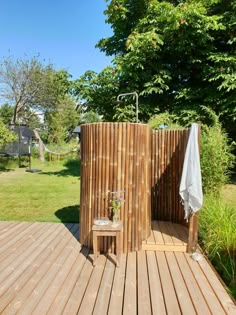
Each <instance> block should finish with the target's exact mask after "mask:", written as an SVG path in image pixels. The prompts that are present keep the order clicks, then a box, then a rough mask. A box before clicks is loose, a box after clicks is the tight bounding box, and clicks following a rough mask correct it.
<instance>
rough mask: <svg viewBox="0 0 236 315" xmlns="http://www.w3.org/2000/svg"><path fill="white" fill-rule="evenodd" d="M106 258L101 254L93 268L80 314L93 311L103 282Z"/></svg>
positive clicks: (86, 314) (87, 314) (85, 314)
mask: <svg viewBox="0 0 236 315" xmlns="http://www.w3.org/2000/svg"><path fill="white" fill-rule="evenodd" d="M105 263H106V259H105V257H104V256H103V255H100V256H99V257H98V260H97V265H96V267H95V268H93V272H92V275H91V277H90V279H89V283H88V286H87V288H86V291H85V293H84V296H83V300H82V303H81V305H80V308H79V312H78V314H79V315H89V314H92V313H93V309H94V304H95V301H96V298H97V294H98V288H99V286H100V283H101V279H102V274H103V271H104V267H105Z"/></svg>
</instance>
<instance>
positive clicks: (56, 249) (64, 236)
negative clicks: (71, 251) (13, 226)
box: [3, 225, 71, 314]
mask: <svg viewBox="0 0 236 315" xmlns="http://www.w3.org/2000/svg"><path fill="white" fill-rule="evenodd" d="M53 228H54V229H55V228H56V227H54V226H53ZM58 228H59V229H60V230H61V239H59V244H58V245H55V243H54V240H56V238H54V240H52V241H51V240H50V238H49V240H50V241H49V243H48V244H47V243H46V244H47V247H46V248H45V247H42V249H43V250H45V249H46V253H47V255H48V256H46V257H44V258H45V261H44V262H42V267H41V264H40V261H39V262H38V260H37V259H36V260H35V261H34V263H33V265H32V266H33V268H35V269H36V270H35V272H34V273H33V275H32V276H31V277H30V279H29V280H28V282H27V283H26V284H25V285H24V286H23V287H22V289H21V290H20V292H19V293H18V294H17V295H16V296H15V297H14V299H13V300H12V301H11V303H10V304H9V305H8V307H7V308H6V309H5V310H4V312H3V314H9V313H11V312H13V311H14V312H16V311H19V314H26V313H27V311H29V312H30V311H31V310H33V309H34V307H35V306H36V305H37V303H38V301H39V300H40V299H41V298H42V295H43V293H44V291H43V290H41V291H40V290H39V291H38V286H40V285H41V286H42V285H43V286H45V282H46V283H47V284H48V282H50V281H51V280H52V278H53V277H54V276H55V274H53V273H50V269H51V268H52V267H53V265H55V264H56V262H57V259H60V257H62V258H61V259H63V256H62V253H63V249H64V247H65V246H66V244H67V243H68V241H69V239H68V236H71V235H69V234H68V232H67V229H65V228H64V227H62V226H60V225H58ZM48 230H49V229H48ZM45 233H46V232H45ZM49 234H50V230H49ZM54 236H55V235H54ZM36 245H37V242H36ZM42 246H43V245H42ZM47 249H49V250H47ZM37 250H38V248H37V247H35V253H37V252H38V251H37ZM36 257H37V256H36ZM36 257H34V258H36ZM39 260H40V259H39ZM26 300H27V303H26ZM29 301H30V302H29ZM21 308H22V309H21Z"/></svg>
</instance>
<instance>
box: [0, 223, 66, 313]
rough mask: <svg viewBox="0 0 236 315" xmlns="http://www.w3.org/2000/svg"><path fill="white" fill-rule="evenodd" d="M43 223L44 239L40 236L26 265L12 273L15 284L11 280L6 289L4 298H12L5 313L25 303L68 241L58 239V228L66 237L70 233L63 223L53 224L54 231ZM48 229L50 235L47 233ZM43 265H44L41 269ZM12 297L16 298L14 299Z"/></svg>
mask: <svg viewBox="0 0 236 315" xmlns="http://www.w3.org/2000/svg"><path fill="white" fill-rule="evenodd" d="M41 225H42V226H44V227H45V229H44V230H45V233H44V236H45V237H44V241H43V243H42V244H40V243H41V240H40V238H38V239H37V241H36V242H35V246H34V252H33V253H31V255H30V256H28V257H27V259H25V262H24V263H25V264H26V265H18V266H17V269H16V270H15V271H14V272H13V273H12V275H11V277H14V281H15V284H14V285H13V282H10V286H9V289H8V290H7V291H6V296H5V297H4V298H6V299H7V300H8V301H9V298H10V299H11V302H10V303H9V304H8V306H7V308H6V309H5V310H4V312H3V314H4V313H6V314H9V313H11V312H16V311H17V310H19V309H20V308H21V306H23V305H24V304H25V300H26V299H27V298H28V296H29V295H30V293H31V292H32V291H33V290H34V288H35V286H36V285H37V283H38V281H40V280H41V279H42V278H43V276H44V275H46V274H47V272H48V269H49V267H50V263H51V264H52V263H54V260H55V258H56V257H57V256H58V255H59V254H60V252H61V251H62V249H63V246H64V244H65V243H66V242H67V240H66V239H63V240H62V241H61V239H60V238H59V239H57V234H58V231H57V228H58V229H59V230H60V233H61V235H62V237H63V236H64V237H65V236H66V235H67V233H68V232H67V229H65V228H64V229H63V230H62V226H61V225H55V226H54V225H51V226H52V228H54V231H53V232H52V230H50V229H48V228H47V224H44V225H43V224H41ZM47 231H48V234H49V235H47ZM22 255H23V254H22V253H21V255H20V256H22ZM45 260H46V261H47V264H45V263H44V262H45ZM41 265H42V266H43V267H42V268H40V269H39V267H40V266H41ZM22 267H23V270H22ZM19 275H20V277H19ZM8 281H10V277H9V278H8ZM16 292H17V295H16ZM12 294H13V295H12ZM12 297H14V298H13V299H12ZM3 301H4V300H3ZM0 304H1V306H2V307H3V305H4V303H3V302H2V303H0Z"/></svg>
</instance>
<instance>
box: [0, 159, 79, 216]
mask: <svg viewBox="0 0 236 315" xmlns="http://www.w3.org/2000/svg"><path fill="white" fill-rule="evenodd" d="M32 168H39V169H41V170H42V172H41V173H29V172H26V171H25V170H26V169H25V168H10V169H5V170H3V169H2V171H0V202H1V212H0V220H15V221H48V222H78V221H79V204H80V164H79V161H78V160H68V161H66V162H62V161H59V162H51V163H43V164H40V163H39V162H37V161H33V162H32Z"/></svg>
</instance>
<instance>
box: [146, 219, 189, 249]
mask: <svg viewBox="0 0 236 315" xmlns="http://www.w3.org/2000/svg"><path fill="white" fill-rule="evenodd" d="M187 242H188V229H187V228H186V227H184V226H183V225H180V224H175V223H170V222H164V221H152V230H151V234H150V236H149V237H148V239H147V240H145V241H143V242H142V250H154V251H161V252H162V251H171V252H186V249H187Z"/></svg>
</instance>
